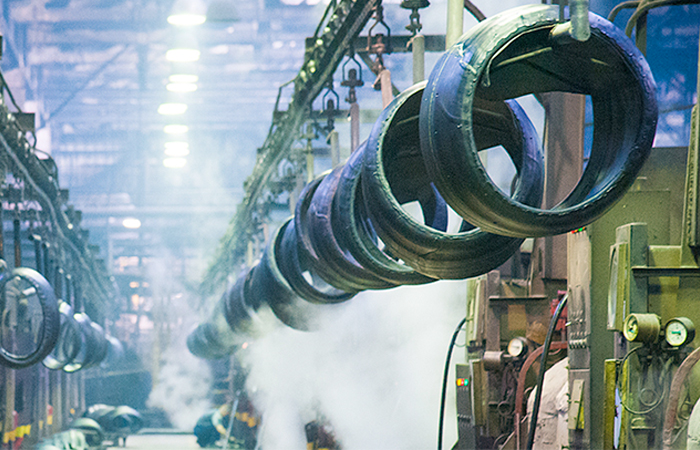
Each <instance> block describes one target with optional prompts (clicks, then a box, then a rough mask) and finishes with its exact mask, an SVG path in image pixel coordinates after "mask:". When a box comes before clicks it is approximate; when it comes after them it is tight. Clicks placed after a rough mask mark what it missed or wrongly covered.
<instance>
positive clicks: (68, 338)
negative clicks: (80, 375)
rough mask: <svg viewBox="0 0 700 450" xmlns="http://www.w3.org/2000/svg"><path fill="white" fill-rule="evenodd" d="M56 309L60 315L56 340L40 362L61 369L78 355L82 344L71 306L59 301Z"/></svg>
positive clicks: (52, 368)
mask: <svg viewBox="0 0 700 450" xmlns="http://www.w3.org/2000/svg"><path fill="white" fill-rule="evenodd" d="M58 311H59V314H60V315H61V322H60V323H61V324H60V327H59V330H60V331H59V337H58V341H57V342H56V345H55V346H54V349H53V350H52V351H51V353H49V355H48V356H46V358H44V359H43V361H42V364H43V365H44V366H45V367H46V368H47V369H51V370H59V369H62V368H63V367H64V366H65V365H66V364H68V363H70V362H71V361H72V360H73V359H74V358H75V357H76V356H78V352H80V346H81V345H82V340H81V337H80V333H81V331H80V325H78V322H76V321H75V318H74V317H73V314H74V313H73V308H72V307H71V306H70V305H69V304H68V303H66V302H60V305H59V307H58Z"/></svg>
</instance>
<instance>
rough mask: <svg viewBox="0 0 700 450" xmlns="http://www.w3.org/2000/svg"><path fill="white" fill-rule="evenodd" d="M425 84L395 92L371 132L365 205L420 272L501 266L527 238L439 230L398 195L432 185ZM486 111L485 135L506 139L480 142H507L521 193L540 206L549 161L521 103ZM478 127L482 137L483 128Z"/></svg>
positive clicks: (447, 275)
mask: <svg viewBox="0 0 700 450" xmlns="http://www.w3.org/2000/svg"><path fill="white" fill-rule="evenodd" d="M424 87H425V83H419V84H417V85H415V86H413V87H411V88H409V89H408V90H406V91H404V92H403V93H402V94H401V95H399V96H398V97H396V98H395V99H394V101H393V102H392V103H391V104H390V105H389V106H388V107H386V108H385V109H384V111H383V112H382V114H381V115H380V116H379V119H378V120H377V122H376V123H375V125H374V127H373V129H372V132H371V133H370V137H369V139H368V140H367V148H366V149H365V155H364V164H363V167H362V188H363V197H364V201H365V206H366V208H367V211H368V212H369V217H370V220H371V222H372V225H373V226H374V228H375V229H376V231H377V234H378V235H379V237H380V238H381V239H382V241H383V242H384V244H385V245H386V246H387V247H388V248H389V250H390V251H391V252H392V253H393V254H395V255H396V256H398V257H400V258H401V259H402V260H404V261H405V262H406V263H407V264H408V265H409V266H411V267H413V268H414V269H415V270H417V271H418V272H420V273H422V274H424V275H427V276H430V277H434V278H441V279H462V278H469V277H473V276H477V275H481V274H484V273H486V272H488V271H490V270H493V269H495V268H497V267H498V266H500V265H501V264H503V263H504V262H505V261H506V260H507V259H508V258H510V256H511V255H512V254H513V253H515V251H516V250H517V249H518V248H519V247H520V245H521V243H522V240H521V239H517V238H512V237H505V236H498V235H495V234H490V233H486V232H485V231H482V230H480V229H473V230H470V231H467V232H464V233H455V234H451V233H446V232H443V231H440V230H436V229H434V228H431V227H429V226H425V225H423V224H421V223H419V222H418V221H417V220H415V219H414V218H413V217H411V215H409V214H408V213H407V212H406V211H404V210H403V209H402V207H401V204H400V203H401V199H399V198H397V197H396V195H395V193H396V192H400V191H401V190H405V189H407V188H406V187H403V189H402V188H401V184H403V185H404V186H405V185H408V184H410V185H413V186H420V185H422V186H424V187H430V183H431V179H430V177H429V174H428V172H427V171H426V169H425V165H424V164H423V157H422V154H421V149H420V133H419V124H418V122H419V121H418V118H419V113H420V112H421V102H422V97H423V90H424ZM484 108H485V109H483V110H481V109H480V110H479V111H480V112H479V114H483V116H484V118H483V122H484V123H489V124H490V125H489V128H488V129H487V130H486V131H487V133H488V134H492V133H493V130H492V129H498V133H494V134H493V136H496V137H498V136H502V137H503V138H502V139H495V138H493V137H490V136H486V137H483V138H481V139H482V140H483V141H484V142H488V143H497V144H500V145H502V146H503V147H504V148H505V150H506V151H507V152H508V154H509V156H510V157H511V159H512V161H513V164H514V165H515V167H516V170H517V181H516V190H515V197H516V198H517V199H519V200H522V201H523V202H524V203H526V204H532V205H539V203H540V202H541V201H542V191H543V168H544V162H543V158H542V153H541V151H540V148H539V145H538V142H537V139H536V133H535V130H534V127H533V126H532V124H531V123H530V121H529V119H528V118H527V115H526V114H525V112H524V111H523V110H522V109H521V108H520V107H519V106H518V104H517V103H516V102H513V101H509V102H507V103H503V102H500V103H495V102H494V103H493V104H485V105H484ZM474 131H475V132H478V133H480V134H481V131H482V129H481V128H477V129H475V130H474ZM498 140H500V141H501V142H497V141H498ZM492 141H493V142H492ZM484 145H486V144H484ZM397 185H399V186H397ZM438 188H439V186H438ZM414 189H415V188H414ZM448 203H449V199H448Z"/></svg>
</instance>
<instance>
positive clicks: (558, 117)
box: [541, 92, 586, 280]
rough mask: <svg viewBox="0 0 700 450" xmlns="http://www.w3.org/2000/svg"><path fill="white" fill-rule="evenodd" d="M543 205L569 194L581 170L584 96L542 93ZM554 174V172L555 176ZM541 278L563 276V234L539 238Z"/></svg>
mask: <svg viewBox="0 0 700 450" xmlns="http://www.w3.org/2000/svg"><path fill="white" fill-rule="evenodd" d="M544 98H545V100H544V102H543V104H544V107H545V114H546V118H547V120H546V123H545V130H544V148H545V174H546V178H545V186H544V190H545V191H544V200H543V204H544V208H553V207H554V206H555V205H557V204H558V203H559V202H560V201H562V200H563V199H564V198H566V196H567V195H569V192H571V190H572V189H573V188H574V186H575V185H576V183H577V182H578V180H579V178H581V173H582V172H583V122H584V118H585V106H586V97H585V96H583V95H578V94H568V93H563V92H552V93H548V94H545V95H544ZM555 174H556V175H555ZM541 241H542V244H543V245H544V249H543V257H544V264H543V269H544V272H543V273H542V278H543V279H558V280H563V279H565V278H566V261H567V258H566V248H567V243H566V235H559V236H548V237H545V238H543V239H542V240H541Z"/></svg>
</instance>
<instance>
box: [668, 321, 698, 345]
mask: <svg viewBox="0 0 700 450" xmlns="http://www.w3.org/2000/svg"><path fill="white" fill-rule="evenodd" d="M664 337H665V339H666V342H667V343H668V345H670V346H671V347H680V346H681V345H685V344H688V343H690V342H692V341H693V339H695V325H693V322H692V321H691V320H690V319H688V318H687V317H676V318H674V319H671V320H669V321H668V323H667V324H666V328H665V332H664Z"/></svg>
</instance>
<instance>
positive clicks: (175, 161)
mask: <svg viewBox="0 0 700 450" xmlns="http://www.w3.org/2000/svg"><path fill="white" fill-rule="evenodd" d="M186 164H187V159H185V158H165V159H164V160H163V165H164V166H165V167H167V168H168V169H180V168H182V167H185V165H186Z"/></svg>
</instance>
